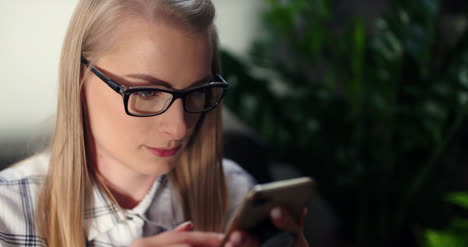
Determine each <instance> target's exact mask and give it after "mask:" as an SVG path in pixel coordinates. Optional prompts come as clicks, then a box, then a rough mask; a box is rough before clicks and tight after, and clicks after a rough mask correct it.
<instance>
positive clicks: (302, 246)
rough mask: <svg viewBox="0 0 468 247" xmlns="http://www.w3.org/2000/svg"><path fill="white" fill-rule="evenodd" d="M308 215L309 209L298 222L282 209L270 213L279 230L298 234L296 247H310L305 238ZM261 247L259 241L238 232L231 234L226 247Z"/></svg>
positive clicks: (303, 212)
mask: <svg viewBox="0 0 468 247" xmlns="http://www.w3.org/2000/svg"><path fill="white" fill-rule="evenodd" d="M306 215H307V209H306V208H304V210H303V211H302V215H301V217H300V219H299V221H298V222H297V221H296V220H295V219H293V217H292V216H291V215H290V214H289V212H288V211H286V210H284V209H282V208H273V209H272V210H271V211H270V218H271V221H272V222H273V225H275V226H276V227H277V228H278V229H281V230H283V231H287V232H292V233H294V234H296V236H297V240H296V242H295V244H294V247H308V246H309V244H308V243H307V240H306V239H305V237H304V218H305V216H306ZM256 246H260V243H259V241H258V240H257V239H256V238H255V236H252V235H250V234H248V233H246V232H244V231H240V230H236V231H234V232H232V233H231V235H230V236H229V239H228V241H227V242H226V244H225V245H224V247H256Z"/></svg>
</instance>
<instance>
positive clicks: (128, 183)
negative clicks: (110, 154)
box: [93, 155, 158, 209]
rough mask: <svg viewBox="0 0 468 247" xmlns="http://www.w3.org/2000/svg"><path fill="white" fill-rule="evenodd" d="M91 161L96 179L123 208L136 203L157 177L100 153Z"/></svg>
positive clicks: (130, 207) (128, 207)
mask: <svg viewBox="0 0 468 247" xmlns="http://www.w3.org/2000/svg"><path fill="white" fill-rule="evenodd" d="M93 163H94V165H95V166H94V167H96V171H95V172H96V173H97V174H98V177H99V178H98V179H100V180H101V182H102V183H103V184H104V185H105V186H106V187H107V189H108V190H109V192H110V193H111V194H112V196H113V197H114V198H115V200H116V201H117V203H118V204H119V206H120V207H122V208H124V209H132V208H134V207H135V206H136V205H138V203H140V202H141V201H142V200H143V198H144V197H145V196H146V194H147V193H148V191H149V190H150V189H151V186H152V185H153V183H154V181H155V180H156V179H157V178H158V176H157V175H145V174H139V173H137V172H135V171H133V170H132V169H130V168H129V167H128V166H126V165H125V164H122V163H121V162H119V161H117V160H114V159H111V158H104V157H103V156H100V155H97V157H96V156H95V158H94V162H93Z"/></svg>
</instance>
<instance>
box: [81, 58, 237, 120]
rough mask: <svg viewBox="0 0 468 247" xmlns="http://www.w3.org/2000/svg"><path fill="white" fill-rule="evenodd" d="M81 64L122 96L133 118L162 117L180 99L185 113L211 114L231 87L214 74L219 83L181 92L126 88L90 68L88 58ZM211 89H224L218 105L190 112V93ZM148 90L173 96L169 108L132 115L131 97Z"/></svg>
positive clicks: (140, 87)
mask: <svg viewBox="0 0 468 247" xmlns="http://www.w3.org/2000/svg"><path fill="white" fill-rule="evenodd" d="M81 62H82V63H83V64H84V65H86V66H87V67H88V68H89V69H90V70H91V72H93V73H94V74H95V75H96V76H97V77H98V78H99V79H101V80H102V81H103V82H104V83H106V84H107V85H108V86H109V87H110V88H112V90H114V91H115V92H117V93H118V94H120V95H122V98H123V101H124V102H123V103H124V108H125V113H127V115H130V116H133V117H152V116H157V115H161V114H163V113H164V112H166V111H167V109H169V107H171V105H172V103H174V101H175V100H177V99H179V98H180V99H182V102H183V103H182V105H183V106H184V111H185V112H188V113H205V112H209V111H211V110H213V109H214V108H216V106H218V105H219V103H220V102H221V100H222V99H223V97H224V95H225V93H226V89H227V87H228V86H229V83H228V82H227V81H226V80H224V78H223V77H222V76H221V75H219V74H216V73H213V75H214V76H215V79H219V81H214V82H210V83H208V84H204V85H200V86H195V87H190V88H186V89H181V90H166V89H162V88H156V87H147V86H136V87H127V86H124V85H122V84H120V83H118V82H116V81H114V80H112V79H111V78H109V77H108V76H106V75H104V73H102V72H101V71H100V70H99V69H98V68H96V67H95V66H90V64H89V62H88V60H87V59H86V58H84V57H82V58H81ZM211 87H221V88H223V91H222V94H221V96H220V97H219V99H218V101H217V102H216V104H214V105H213V106H211V107H209V108H207V109H204V110H202V111H189V110H187V108H186V106H185V96H186V95H187V94H188V93H190V92H193V91H196V90H199V89H204V88H211ZM148 90H157V91H160V92H164V93H169V94H171V95H172V99H171V102H169V104H167V106H166V107H165V108H164V109H163V110H162V111H161V112H157V113H152V114H143V115H138V114H133V113H131V112H130V111H129V110H128V100H129V98H130V95H131V94H132V93H135V92H140V91H148Z"/></svg>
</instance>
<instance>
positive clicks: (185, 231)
mask: <svg viewBox="0 0 468 247" xmlns="http://www.w3.org/2000/svg"><path fill="white" fill-rule="evenodd" d="M223 238H224V235H223V234H218V233H211V232H192V223H190V222H186V223H183V224H181V225H179V226H178V227H177V228H176V229H174V230H171V231H167V232H164V233H161V234H158V235H155V236H151V237H146V238H140V239H137V240H135V241H134V242H133V243H132V245H131V247H160V246H164V247H218V246H219V245H220V244H221V241H222V240H223Z"/></svg>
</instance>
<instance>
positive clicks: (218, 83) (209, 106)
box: [81, 58, 229, 117]
mask: <svg viewBox="0 0 468 247" xmlns="http://www.w3.org/2000/svg"><path fill="white" fill-rule="evenodd" d="M81 62H82V63H83V64H84V65H86V66H88V67H89V68H90V70H91V71H92V72H93V73H94V74H95V75H96V76H97V77H99V79H101V80H102V81H103V82H105V83H106V84H107V85H108V86H109V87H110V88H112V89H113V90H114V91H115V92H117V93H119V94H120V95H122V98H123V102H124V106H125V112H126V113H127V114H128V115H130V116H134V117H151V116H156V115H159V114H162V113H164V112H165V111H166V110H167V109H168V108H169V107H170V106H171V105H172V103H174V101H175V100H176V99H179V98H181V99H182V102H183V105H184V111H185V112H188V113H203V112H208V111H210V110H213V109H214V108H215V107H216V106H217V105H218V104H219V102H221V99H222V98H223V96H224V93H225V90H226V88H227V87H228V85H229V84H228V83H227V82H226V81H225V80H224V79H223V78H222V77H221V76H220V75H218V74H216V75H215V77H214V81H213V82H210V83H207V84H204V85H200V86H194V87H191V88H187V89H182V90H166V89H161V88H155V87H148V86H136V87H126V86H124V85H122V84H120V83H118V82H116V81H114V80H112V79H111V78H109V77H107V76H106V75H104V74H103V73H102V72H101V71H100V70H99V69H97V68H96V67H95V66H90V64H89V62H88V60H86V59H85V58H81Z"/></svg>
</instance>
